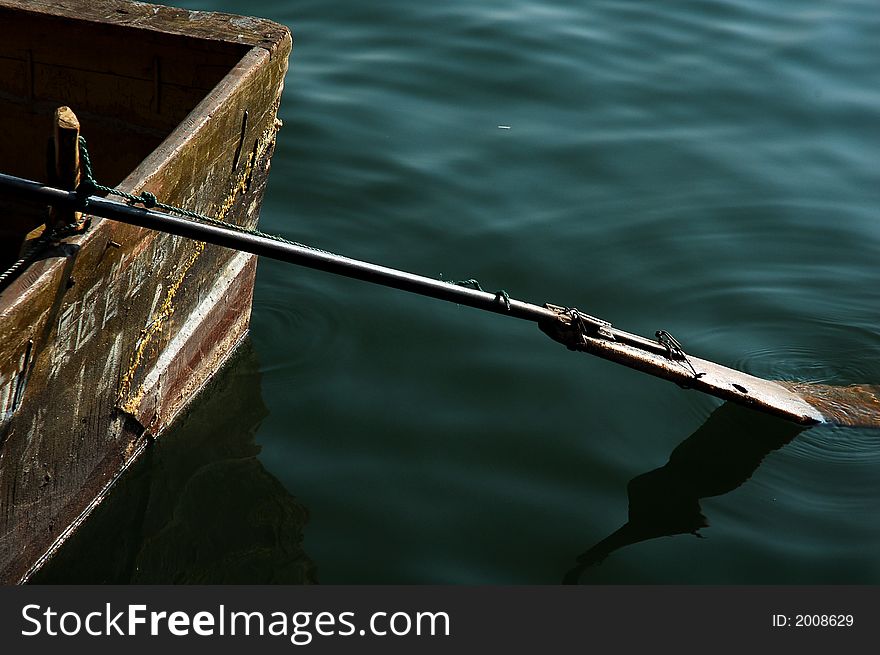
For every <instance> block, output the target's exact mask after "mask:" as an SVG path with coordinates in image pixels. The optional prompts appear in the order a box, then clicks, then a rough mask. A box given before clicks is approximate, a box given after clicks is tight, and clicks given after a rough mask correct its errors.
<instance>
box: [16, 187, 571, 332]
mask: <svg viewBox="0 0 880 655" xmlns="http://www.w3.org/2000/svg"><path fill="white" fill-rule="evenodd" d="M0 187H2V188H4V189H6V190H9V191H12V192H13V193H15V194H16V195H19V196H21V197H24V198H27V199H30V200H33V201H37V202H45V203H47V204H50V205H56V206H63V207H71V208H73V207H80V208H81V207H82V198H80V197H79V196H77V194H76V193H75V192H73V191H64V190H62V189H57V188H54V187H50V186H46V185H43V184H40V183H38V182H33V181H31V180H24V179H21V178H18V177H13V176H11V175H4V174H2V173H0ZM85 211H86V213H89V214H93V215H95V216H102V217H104V218H111V219H113V220H117V221H121V222H123V223H129V224H131V225H137V226H139V227H145V228H149V229H152V230H159V231H161V232H168V233H170V234H176V235H178V236H182V237H187V238H190V239H196V240H198V241H205V242H207V243H212V244H215V245H218V246H224V247H226V248H233V249H236V250H242V251H244V252H249V253H251V254H254V255H260V256H261V257H269V258H271V259H277V260H279V261H283V262H288V263H291V264H298V265H300V266H306V267H308V268H313V269H316V270H319V271H325V272H327V273H335V274H337V275H343V276H345V277H350V278H354V279H357V280H363V281H364V282H372V283H375V284H381V285H384V286H388V287H393V288H395V289H401V290H403V291H410V292H413V293H418V294H421V295H423V296H430V297H432V298H438V299H440V300H447V301H449V302H455V303H458V304H461V305H468V306H470V307H476V308H478V309H484V310H487V311H491V312H497V313H499V314H506V315H509V316H513V317H515V318H520V319H525V320H529V321H535V322H537V321H542V320H548V319H549V320H555V319H556V317H557V315H556V313H555V312H553V311H552V310H550V309H547V308H546V307H540V306H539V305H534V304H531V303H526V302H522V301H519V300H514V299H508V298H505V297H504V296H503V295H501V294H493V293H489V292H486V291H479V290H477V289H471V288H468V287H463V286H458V285H455V284H450V283H448V282H444V281H442V280H435V279H433V278H429V277H424V276H422V275H416V274H414V273H407V272H405V271H399V270H396V269H393V268H388V267H386V266H379V265H377V264H371V263H368V262H363V261H359V260H356V259H350V258H348V257H343V256H341V255H335V254H332V253H328V252H324V251H321V250H315V249H312V248H308V247H306V246H303V245H298V244H292V243H285V242H282V241H275V240H273V239H269V238H267V237H264V236H260V235H258V234H251V233H247V232H238V231H234V230H231V229H228V228H223V227H219V226H214V225H208V224H206V223H199V222H196V221H193V220H190V219H186V218H178V217H176V216H172V215H170V214H165V213H162V212H156V211H152V210H149V209H141V208H139V207H132V206H130V205H126V204H124V203H121V202H116V201H113V200H107V199H106V198H100V197H98V196H89V198H88V204H87V207H86V208H85Z"/></svg>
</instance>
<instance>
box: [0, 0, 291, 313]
mask: <svg viewBox="0 0 880 655" xmlns="http://www.w3.org/2000/svg"><path fill="white" fill-rule="evenodd" d="M77 4H78V3H77V2H75V1H74V2H71V0H65V1H63V2H61V3H59V5H58V6H56V5H55V4H54V3H51V2H47V1H46V0H0V11H2V10H5V9H13V10H16V11H21V12H23V13H29V14H33V15H35V16H44V17H46V18H50V17H51V18H63V19H69V20H73V21H78V22H85V23H100V24H107V25H112V26H114V27H120V28H128V29H134V30H147V31H154V32H161V33H164V34H173V35H175V36H181V37H188V38H192V39H195V40H199V39H201V40H204V39H205V36H203V35H201V34H198V35H191V34H187V33H185V32H182V31H180V30H179V29H174V30H169V29H163V26H166V27H167V25H168V23H167V21H166V20H156V21H155V22H153V21H151V22H143V23H142V22H138V23H136V24H132V23H130V22H124V19H125V16H127V14H116V13H111V14H110V15H109V16H105V13H107V10H108V9H111V8H114V7H115V8H117V9H118V8H120V7H129V6H132V7H137V8H138V9H139V10H142V11H147V10H152V9H158V10H159V11H158V12H157V13H156V14H155V16H157V17H161V15H162V14H164V13H166V10H167V12H170V13H171V14H173V15H174V16H178V15H179V14H180V13H187V14H197V15H199V16H200V17H201V19H200V21H199V23H201V24H202V27H203V28H204V26H205V25H206V24H207V25H210V26H213V27H215V28H217V32H216V35H217V37H218V38H216V39H213V40H214V41H222V42H225V43H235V44H238V45H244V46H250V48H249V49H248V50H246V51H245V52H244V54H243V55H242V57H241V58H240V59H239V60H238V61H237V62H236V64H235V65H234V66H233V67H232V68H231V69H230V70H229V71H227V72H226V74H225V75H224V76H223V77H222V78H221V79H220V81H219V82H218V83H217V84H216V85H215V86H214V87H213V88H212V89H210V90H209V91H208V92H207V93H206V94H205V96H204V97H203V98H202V99H201V100H200V101H199V102H198V103H197V104H196V106H195V107H193V108H192V110H191V111H190V112H189V113H188V114H187V115H186V116H185V117H184V118H183V119H182V120H181V121H180V123H178V124H177V126H175V127H174V128H173V129H172V130H171V132H170V133H169V134H168V135H167V136H166V137H165V138H164V139H163V140H162V141H161V143H160V144H159V145H158V146H157V147H156V148H155V149H154V150H153V151H152V152H150V153H149V154H148V155H147V156H146V157H145V158H144V159H143V160H141V162H140V163H139V164H138V166H137V167H135V169H134V170H132V171H131V172H130V173H128V174H127V175H126V177H125V178H124V179H123V181H122V182H121V183H120V184H119V185H118V186H117V188H118V189H119V190H121V191H125V192H128V193H136V192H137V191H139V190H140V189H141V188H143V186H144V185H145V184H146V183H147V182H148V181H149V179H150V178H151V176H153V175H156V174H158V173H159V172H160V171H161V169H162V167H163V165H164V164H165V162H167V161H168V160H170V159H172V158H173V157H174V156H175V155H177V154H178V153H179V152H180V151H181V150H182V149H183V148H185V147H186V145H187V143H188V142H189V141H190V140H191V139H192V138H193V137H194V136H195V135H197V134H198V133H199V131H200V130H201V129H202V128H203V127H204V126H205V125H206V124H207V122H208V121H209V120H210V119H211V117H212V116H213V115H214V112H215V111H217V110H218V109H219V108H220V107H221V106H222V105H223V104H224V103H225V102H226V101H228V100H229V99H230V98H231V97H232V96H233V95H234V94H235V92H236V89H237V88H238V87H239V85H240V84H241V82H242V80H244V79H246V78H247V77H248V76H249V75H250V74H252V73H254V72H255V71H257V70H259V69H260V68H261V67H263V66H265V65H266V64H267V63H268V62H269V61H270V60H271V59H272V55H273V54H274V52H275V51H276V50H277V49H278V47H280V46H281V44H282V43H283V42H284V41H285V40H286V39H290V40H291V43H292V35H291V33H290V30H289V29H288V28H287V27H286V26H284V25H281V24H279V23H275V22H274V21H270V20H268V19H264V18H250V17H244V16H236V15H234V14H226V13H220V12H204V11H202V12H189V11H187V10H182V9H177V8H173V7H165V6H160V5H151V4H147V3H142V2H134V1H133V0H102V1H101V2H96V3H83V5H82V7H84V9H83V10H82V11H81V12H80V10H79V9H73V8H72V7H73V6H74V5H77ZM102 9H103V11H102ZM117 16H122V17H123V19H122V20H120V19H119V18H117ZM166 18H167V16H166ZM235 18H241V19H245V20H248V21H253V24H252V25H251V27H252V29H251V31H249V32H247V31H235V30H231V29H230V21H231V20H232V19H235ZM260 29H262V30H264V31H263V32H261V33H260V34H261V35H262V36H260V35H258V34H257V32H258V31H259V30H260ZM270 29H271V31H269V30H270ZM270 33H271V35H272V39H271V40H268V39H267V38H266V36H265V35H266V34H270ZM247 36H251V37H253V38H251V39H247V38H245V37H247ZM208 40H211V39H208ZM83 132H84V134H86V135H87V134H88V128H87V126H84V130H83ZM105 222H106V221H105V219H101V218H97V217H93V218H92V225H91V228H90V229H89V230H88V231H87V232H85V233H84V234H82V235H74V236H72V237H68V238H67V239H65V240H64V242H63V243H64V244H65V245H67V244H69V245H70V246H73V247H83V246H85V245H86V244H88V243H89V242H91V241H92V240H94V239H96V238H98V237H99V233H100V232H101V230H100V227H101V225H102V224H103V223H105ZM143 232H144V233H145V234H146V233H148V232H149V231H148V230H144V231H143ZM52 252H53V251H50V252H49V253H47V255H45V256H44V258H42V259H37V260H35V261H34V262H32V263H31V264H30V265H29V266H27V267H26V268H25V269H24V270H22V271H21V273H20V274H18V275H17V276H16V277H15V279H13V280H12V281H11V282H10V283H9V284H8V285H6V287H5V288H3V289H0V318H2V317H3V316H6V315H8V314H11V313H14V312H15V311H16V310H17V308H18V307H20V306H21V305H22V304H24V303H27V302H28V301H29V299H30V298H31V297H32V296H33V295H34V294H37V295H38V294H39V293H41V292H42V290H43V289H45V288H46V287H47V286H49V285H51V284H52V283H53V280H54V278H55V276H56V275H57V274H58V272H59V271H60V270H61V269H62V268H63V267H64V266H65V257H64V256H53V255H52Z"/></svg>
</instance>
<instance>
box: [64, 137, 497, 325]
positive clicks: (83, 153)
mask: <svg viewBox="0 0 880 655" xmlns="http://www.w3.org/2000/svg"><path fill="white" fill-rule="evenodd" d="M79 149H80V161H81V162H82V180H81V181H80V183H79V185H78V186H77V187H76V193H77V195H78V196H79V197H80V199H81V201H82V204H83V208H86V207H87V206H88V197H89V196H91V195H97V194H98V193H104V194H107V195H112V196H118V197H120V198H124V199H125V200H127V201H128V202H129V203H130V204H132V205H143V206H144V207H146V208H147V209H162V210H164V211H166V212H168V213H169V214H177V215H178V216H183V217H184V218H190V219H192V220H195V221H198V222H200V223H206V224H208V225H214V226H217V227H222V228H225V229H228V230H233V231H235V232H239V233H241V234H252V235H255V236H258V237H263V238H265V239H271V240H272V241H277V242H279V243H286V244H288V245H291V246H297V247H299V248H306V249H308V250H312V251H314V252H322V253H324V254H327V255H331V254H333V253H330V252H328V251H326V250H321V249H320V248H314V247H312V246H307V245H306V244H304V243H299V242H297V241H289V240H287V239H285V238H284V237H279V236H277V235H275V234H267V233H266V232H261V231H259V230H254V229H251V228H247V227H243V226H241V225H236V224H235V223H227V222H226V221H221V220H218V219H216V218H212V217H211V216H205V215H204V214H199V213H197V212H193V211H190V210H188V209H184V208H183V207H175V206H174V205H166V204H165V203H164V202H159V200H158V199H157V198H156V196H155V195H154V194H152V193H150V192H149V191H142V192H141V193H140V195H134V194H132V193H126V192H125V191H120V190H119V189H114V188H112V187H109V186H104V185H103V184H98V182H97V180H95V175H94V172H93V171H92V159H91V157H90V156H89V149H88V147H87V146H86V140H85V137H83V136H80V137H79ZM449 284H454V285H457V286H462V287H470V288H471V289H475V290H477V291H484V289H483V287H482V286H480V283H479V282H478V281H477V280H474V279H470V280H461V281H459V282H450V283H449ZM495 299H496V300H498V302H502V303H504V305H505V307H507V311H510V294H508V293H507V291H505V290H504V289H501V290H500V291H496V292H495Z"/></svg>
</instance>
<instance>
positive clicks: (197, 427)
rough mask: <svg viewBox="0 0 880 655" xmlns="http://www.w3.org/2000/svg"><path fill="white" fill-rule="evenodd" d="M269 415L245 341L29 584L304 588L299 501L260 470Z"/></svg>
mask: <svg viewBox="0 0 880 655" xmlns="http://www.w3.org/2000/svg"><path fill="white" fill-rule="evenodd" d="M267 414H268V410H267V409H266V406H265V405H264V403H263V399H262V397H261V395H260V378H259V365H258V362H257V359H256V355H255V353H254V350H253V347H252V345H251V343H250V340H249V339H246V340H245V341H244V342H243V344H242V346H241V347H240V348H238V349H237V350H236V354H235V355H234V356H233V357H232V359H231V360H230V362H228V363H227V364H226V365H225V366H224V367H223V369H222V370H221V371H220V372H219V373H218V374H217V375H215V376H214V378H212V380H211V382H210V383H209V385H208V386H207V388H206V393H205V394H204V395H203V396H202V397H200V399H199V402H196V403H193V404H192V405H191V406H190V407H189V408H188V409H187V411H186V412H185V413H184V414H183V415H182V416H181V417H180V418H179V419H178V420H177V421H175V423H174V425H173V426H172V428H171V429H169V430H168V431H167V432H166V433H165V434H164V435H163V436H162V439H160V440H158V441H156V442H155V443H153V444H152V445H151V446H150V447H149V448H147V450H146V452H145V453H144V456H143V457H142V458H140V459H139V460H138V461H137V462H136V463H135V464H134V465H133V466H132V467H131V468H130V469H129V470H128V472H127V473H126V475H125V476H124V478H123V479H122V480H120V481H119V483H117V484H116V485H115V486H114V488H113V490H112V492H111V493H110V494H109V496H108V497H107V499H106V500H105V501H104V502H103V503H102V504H101V506H100V507H98V508H97V509H96V510H95V512H94V513H93V514H92V516H91V517H90V518H89V521H88V523H86V524H85V525H84V526H83V527H82V528H81V529H80V530H78V531H77V533H76V534H74V535H73V536H72V537H71V538H70V539H69V540H68V541H67V543H65V545H64V547H63V548H61V549H60V550H59V552H58V554H57V555H56V556H55V557H54V558H53V559H52V560H51V561H50V562H48V563H47V565H46V566H45V567H44V568H43V569H42V570H41V571H39V572H38V573H37V574H36V575H35V576H34V578H33V579H32V580H33V581H34V582H37V583H65V584H69V583H74V584H77V583H81V584H89V583H96V582H100V583H113V584H129V583H136V584H167V583H201V584H238V583H242V584H275V583H283V584H303V583H309V582H313V581H314V579H315V568H314V565H313V564H312V562H311V560H310V559H309V558H308V556H307V555H306V554H305V553H304V551H303V549H302V545H301V544H302V539H303V528H304V526H305V523H306V521H307V518H308V511H307V510H306V508H305V507H304V506H303V505H302V504H300V503H299V502H297V500H296V499H294V498H292V497H291V496H290V494H288V492H287V490H286V489H285V488H284V486H283V485H282V484H281V483H280V482H279V481H278V480H276V479H275V478H274V477H272V475H270V474H269V473H268V472H267V471H266V470H265V469H264V468H263V466H262V464H261V463H260V461H259V459H258V458H257V454H258V453H259V451H260V447H259V446H258V445H257V444H256V443H255V442H254V435H255V434H256V432H257V429H258V427H259V425H260V423H261V422H262V420H263V419H264V418H265V417H266V415H267Z"/></svg>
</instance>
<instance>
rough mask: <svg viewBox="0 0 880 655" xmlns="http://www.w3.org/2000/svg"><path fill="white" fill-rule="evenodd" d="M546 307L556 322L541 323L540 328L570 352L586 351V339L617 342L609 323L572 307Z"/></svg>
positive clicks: (539, 323)
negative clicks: (552, 313) (553, 315)
mask: <svg viewBox="0 0 880 655" xmlns="http://www.w3.org/2000/svg"><path fill="white" fill-rule="evenodd" d="M544 307H546V308H547V309H549V310H551V311H553V312H554V313H555V314H556V320H555V321H539V322H538V327H539V328H541V331H542V332H543V333H544V334H546V335H547V336H548V337H550V338H551V339H553V340H554V341H558V342H559V343H561V344H562V345H564V346H565V347H567V348H568V349H569V350H584V349H585V347H586V345H587V342H586V339H585V337H593V338H594V339H596V338H598V339H608V340H610V341H614V340H615V337H614V332H613V331H612V328H611V323H609V322H608V321H603V320H602V319H601V318H596V317H595V316H590V315H589V314H584V313H583V312H582V311H580V310H578V309H574V308H572V307H560V306H559V305H551V304H550V303H545V304H544Z"/></svg>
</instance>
